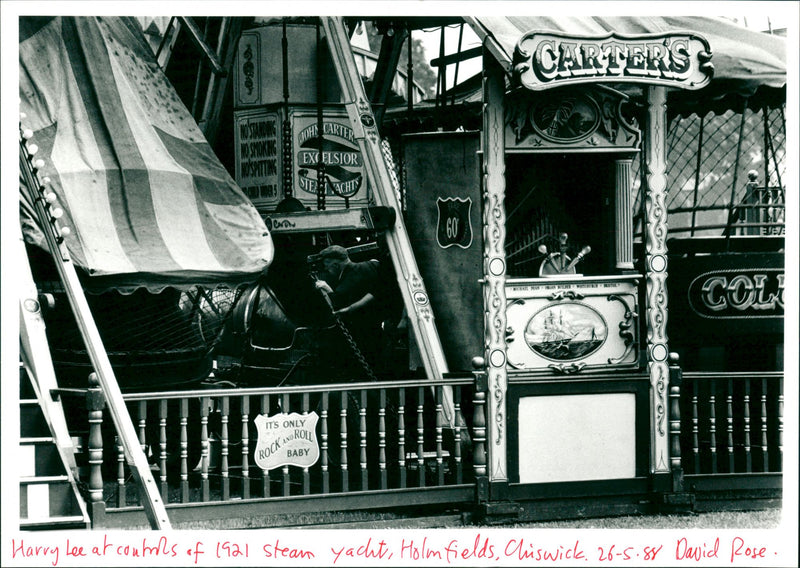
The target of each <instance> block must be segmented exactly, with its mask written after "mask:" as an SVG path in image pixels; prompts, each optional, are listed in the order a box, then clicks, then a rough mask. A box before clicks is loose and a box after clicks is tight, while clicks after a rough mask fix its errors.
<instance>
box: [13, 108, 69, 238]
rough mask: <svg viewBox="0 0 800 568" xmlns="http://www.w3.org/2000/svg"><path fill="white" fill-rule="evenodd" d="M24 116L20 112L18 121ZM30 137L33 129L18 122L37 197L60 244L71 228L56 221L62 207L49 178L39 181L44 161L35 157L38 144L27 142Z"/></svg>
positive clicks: (61, 214) (61, 212) (61, 211)
mask: <svg viewBox="0 0 800 568" xmlns="http://www.w3.org/2000/svg"><path fill="white" fill-rule="evenodd" d="M25 118H26V115H25V113H20V121H22V120H25ZM31 138H33V130H31V129H30V128H23V127H22V124H21V123H20V143H21V144H22V145H23V146H24V148H25V152H26V155H27V157H28V163H29V164H30V166H31V173H32V174H33V178H34V180H35V181H37V183H38V186H39V197H38V199H44V202H45V204H46V205H45V207H46V208H47V211H48V214H49V215H50V223H52V225H53V228H55V230H56V234H57V240H58V243H59V244H61V243H62V242H63V241H64V237H66V236H67V235H69V234H70V232H71V230H70V228H69V227H67V226H66V225H61V224H60V223H59V222H58V220H59V219H61V217H63V216H64V209H62V208H61V207H60V206H59V205H58V203H57V201H58V196H57V195H56V194H55V192H54V191H53V190H52V189H51V188H50V178H49V177H47V176H45V177H43V178H42V179H41V181H39V175H38V173H39V171H41V170H42V169H43V168H44V166H45V162H44V160H43V159H41V158H37V157H36V154H37V153H38V152H39V146H37V145H36V144H32V143H29V141H30V139H31Z"/></svg>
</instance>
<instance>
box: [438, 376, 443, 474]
mask: <svg viewBox="0 0 800 568" xmlns="http://www.w3.org/2000/svg"><path fill="white" fill-rule="evenodd" d="M443 426H444V409H443V407H442V387H440V386H439V387H436V481H437V483H438V484H439V485H444V457H443V455H442V442H443V439H442V431H443Z"/></svg>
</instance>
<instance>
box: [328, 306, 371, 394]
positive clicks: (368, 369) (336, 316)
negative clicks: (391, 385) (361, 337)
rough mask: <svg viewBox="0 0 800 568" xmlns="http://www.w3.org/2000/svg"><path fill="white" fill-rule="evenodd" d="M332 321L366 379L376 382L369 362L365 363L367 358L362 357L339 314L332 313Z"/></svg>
mask: <svg viewBox="0 0 800 568" xmlns="http://www.w3.org/2000/svg"><path fill="white" fill-rule="evenodd" d="M333 320H334V321H335V322H336V326H337V327H338V328H339V331H341V332H342V335H343V336H344V339H345V341H347V345H349V346H350V350H351V351H352V352H353V355H355V357H356V359H357V360H358V363H359V365H361V368H362V369H363V370H364V372H365V373H366V374H367V378H368V379H369V380H370V381H373V382H377V380H378V377H377V376H376V375H375V372H374V371H373V370H372V367H370V365H369V362H368V361H367V358H366V357H364V354H363V353H362V352H361V349H360V348H359V347H358V344H357V343H356V340H355V339H353V336H352V335H351V333H350V330H349V329H347V326H346V325H344V322H343V321H342V318H340V317H339V314H337V313H336V312H334V313H333Z"/></svg>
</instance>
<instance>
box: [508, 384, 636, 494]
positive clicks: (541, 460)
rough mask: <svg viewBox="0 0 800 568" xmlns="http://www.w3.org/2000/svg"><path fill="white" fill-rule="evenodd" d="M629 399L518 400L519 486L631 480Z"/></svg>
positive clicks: (612, 396)
mask: <svg viewBox="0 0 800 568" xmlns="http://www.w3.org/2000/svg"><path fill="white" fill-rule="evenodd" d="M635 423H636V398H635V395H634V393H607V394H570V395H557V396H528V397H524V398H521V399H520V400H519V426H518V427H519V432H520V434H519V438H518V440H519V441H518V443H519V481H520V482H521V483H541V482H554V481H583V480H591V479H622V478H631V477H634V476H635V475H636V429H635Z"/></svg>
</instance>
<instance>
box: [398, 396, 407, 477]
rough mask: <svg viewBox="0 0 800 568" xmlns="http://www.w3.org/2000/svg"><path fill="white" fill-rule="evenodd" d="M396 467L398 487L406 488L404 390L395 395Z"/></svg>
mask: <svg viewBox="0 0 800 568" xmlns="http://www.w3.org/2000/svg"><path fill="white" fill-rule="evenodd" d="M397 467H398V468H399V469H400V487H405V486H406V389H405V388H401V389H400V391H399V392H398V393H397Z"/></svg>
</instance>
